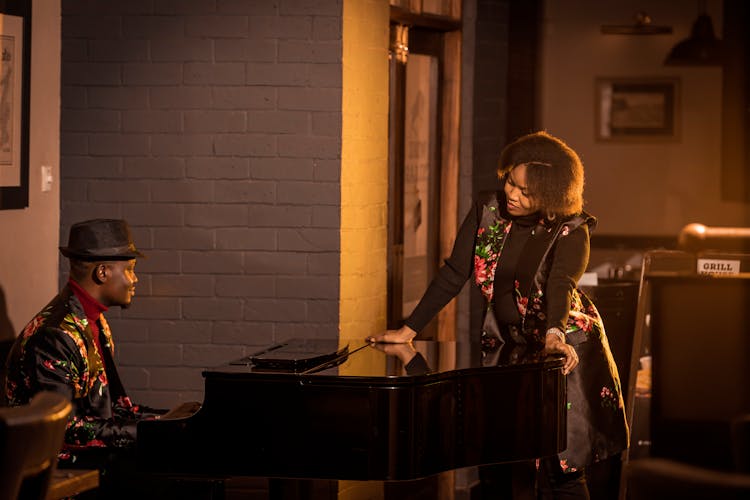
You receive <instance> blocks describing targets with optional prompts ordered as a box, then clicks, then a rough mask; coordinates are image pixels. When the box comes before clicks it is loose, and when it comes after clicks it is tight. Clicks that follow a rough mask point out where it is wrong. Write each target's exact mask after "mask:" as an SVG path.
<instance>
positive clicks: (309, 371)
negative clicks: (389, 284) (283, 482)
mask: <svg viewBox="0 0 750 500" xmlns="http://www.w3.org/2000/svg"><path fill="white" fill-rule="evenodd" d="M413 345H414V348H415V349H416V353H413V352H412V353H411V356H414V357H413V358H411V359H410V360H409V361H408V362H405V361H406V360H407V358H408V357H409V356H408V353H407V356H406V357H405V355H404V351H403V350H404V349H412V348H411V347H410V346H408V345H401V346H393V345H390V346H383V345H376V344H374V345H370V344H366V343H364V342H363V341H354V340H352V341H349V342H347V341H338V340H295V339H293V340H290V341H287V342H283V343H280V344H277V345H274V346H270V347H269V348H267V349H263V350H261V351H259V352H257V353H255V354H254V355H251V356H248V357H247V358H244V359H242V360H238V361H235V362H232V363H230V364H228V365H226V366H221V367H218V368H214V369H208V370H205V371H204V372H203V375H204V377H205V395H204V401H203V403H202V405H200V408H199V409H198V410H197V411H194V412H190V414H188V415H186V416H180V417H178V418H168V419H162V420H154V421H142V422H140V423H139V424H138V442H137V450H138V455H139V460H140V462H141V466H142V467H144V468H145V469H146V470H149V471H152V472H156V473H165V474H196V475H204V476H218V477H229V476H263V477H287V478H319V479H340V480H341V479H350V480H381V481H394V480H396V481H399V480H410V479H416V478H422V477H426V476H430V475H433V474H437V473H440V472H443V471H448V470H453V469H458V468H462V467H468V466H475V465H480V464H490V463H501V462H511V461H518V460H527V459H534V458H537V457H543V456H549V455H554V454H556V453H558V452H560V451H562V450H563V449H564V448H565V444H566V443H565V441H566V439H565V435H566V434H565V430H566V420H565V403H566V391H565V377H564V376H563V375H562V366H563V360H562V358H559V357H546V358H545V357H542V356H540V355H539V354H538V353H537V354H529V355H527V356H522V357H521V358H516V357H515V355H514V357H513V358H507V357H506V358H507V359H508V361H507V362H506V364H500V365H494V366H483V363H482V360H483V359H486V356H483V354H482V353H478V352H474V350H472V348H471V346H469V345H467V344H461V343H456V342H433V341H417V342H414V344H413ZM399 349H400V350H401V351H400V352H399V351H398V350H399ZM394 350H395V351H396V354H392V353H391V354H389V353H388V352H384V351H389V352H393V351H394ZM399 356H400V357H399ZM506 358H503V357H501V359H506ZM402 359H404V361H402ZM510 359H512V361H510Z"/></svg>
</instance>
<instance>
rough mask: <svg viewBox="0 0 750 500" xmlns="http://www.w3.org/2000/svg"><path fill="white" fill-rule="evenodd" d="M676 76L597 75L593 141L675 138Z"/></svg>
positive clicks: (677, 84)
mask: <svg viewBox="0 0 750 500" xmlns="http://www.w3.org/2000/svg"><path fill="white" fill-rule="evenodd" d="M679 90H680V82H679V80H678V79H677V78H597V79H596V140H597V141H598V142H608V141H618V142H619V141H626V142H628V141H630V142H632V141H636V142H645V141H677V140H679V137H680V127H679V125H680V113H679V111H680V108H679Z"/></svg>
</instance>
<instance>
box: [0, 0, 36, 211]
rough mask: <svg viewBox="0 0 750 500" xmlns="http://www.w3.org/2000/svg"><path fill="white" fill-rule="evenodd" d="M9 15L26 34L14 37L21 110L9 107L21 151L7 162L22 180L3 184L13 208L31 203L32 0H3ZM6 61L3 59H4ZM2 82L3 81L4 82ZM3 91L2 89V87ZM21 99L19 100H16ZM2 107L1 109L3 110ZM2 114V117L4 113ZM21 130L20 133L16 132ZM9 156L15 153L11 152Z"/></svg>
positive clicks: (2, 204) (2, 10)
mask: <svg viewBox="0 0 750 500" xmlns="http://www.w3.org/2000/svg"><path fill="white" fill-rule="evenodd" d="M3 16H8V17H9V20H13V17H17V18H20V21H21V28H22V34H21V37H20V40H16V39H15V38H16V37H13V43H18V42H20V43H21V50H20V54H21V64H20V71H21V78H20V80H21V82H20V89H19V90H20V93H21V96H20V99H18V96H17V95H15V92H14V95H13V96H12V99H13V100H14V102H13V104H12V105H18V106H20V110H19V112H18V113H14V112H11V111H8V110H6V113H7V115H8V116H7V117H6V118H7V119H8V120H12V134H10V135H9V139H8V140H10V142H11V144H12V146H11V147H12V148H15V147H18V148H19V150H18V154H17V155H15V159H11V160H9V163H6V165H5V166H7V167H9V168H11V169H15V168H18V172H19V176H18V181H14V182H12V183H11V185H4V186H0V210H9V209H23V208H26V207H28V206H29V110H30V105H29V102H30V99H29V94H30V90H31V84H30V82H31V79H30V73H31V0H0V17H3ZM2 26H6V23H4V22H0V36H3V31H4V30H5V28H2ZM3 52H4V51H3V50H0V57H3V58H5V57H14V56H13V55H11V54H10V53H8V54H6V55H3ZM2 62H3V61H0V63H2ZM0 85H2V82H0ZM0 92H2V89H0ZM16 103H17V104H16ZM1 112H2V110H0V113H1ZM0 118H2V117H0ZM15 134H18V135H15ZM9 156H11V158H12V155H11V154H10V153H9Z"/></svg>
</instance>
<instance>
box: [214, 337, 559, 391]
mask: <svg viewBox="0 0 750 500" xmlns="http://www.w3.org/2000/svg"><path fill="white" fill-rule="evenodd" d="M412 346H413V347H412ZM508 347H509V346H508ZM399 349H413V350H414V351H416V353H417V355H418V356H421V357H422V358H423V360H424V363H425V364H426V365H427V367H428V369H429V372H425V371H424V370H422V371H419V372H416V373H409V372H408V371H407V370H405V369H404V368H405V367H404V363H403V362H402V361H401V359H400V358H399V356H397V355H395V354H393V353H394V352H398V350H399ZM401 352H403V351H401ZM483 359H486V358H483V357H482V353H481V352H478V350H477V348H476V346H474V345H471V344H470V343H468V342H456V341H447V342H446V341H441V342H431V341H414V342H413V343H412V344H411V345H409V344H369V343H367V342H365V341H364V340H362V339H341V340H339V339H291V340H287V341H284V342H280V343H278V344H274V345H272V346H269V347H267V348H265V349H262V350H259V351H257V352H255V353H253V354H251V355H249V356H246V357H244V358H242V359H239V360H237V361H233V362H231V363H229V364H228V365H224V366H220V367H216V368H212V369H208V370H205V371H204V372H203V375H204V377H217V376H218V377H225V376H226V377H235V376H243V375H249V374H252V375H254V376H262V375H263V374H264V373H269V374H273V375H284V374H289V375H290V376H291V375H293V376H297V377H300V376H302V377H305V378H307V377H311V379H312V378H314V379H317V381H318V382H322V380H321V379H325V378H328V377H335V378H342V377H343V378H346V379H350V380H352V381H355V382H364V383H367V382H368V381H370V382H371V381H373V380H375V379H377V380H379V381H381V382H382V381H383V380H387V381H388V383H391V384H393V383H396V384H398V383H407V384H408V383H410V382H409V381H410V380H413V379H414V378H415V377H421V376H430V377H438V378H439V377H440V375H441V374H453V373H455V372H456V371H466V370H468V371H474V370H480V369H483V368H486V366H485V365H483V363H482V361H483ZM563 364H564V362H563V358H562V357H559V356H544V355H542V354H540V353H538V352H537V353H529V354H528V355H526V356H524V357H522V358H520V359H516V360H514V361H513V362H509V361H505V362H501V363H500V364H498V365H493V366H492V367H493V368H494V369H495V370H498V369H499V370H508V371H514V370H529V369H534V368H535V367H538V366H540V365H544V368H547V369H554V368H559V367H561V366H562V365H563Z"/></svg>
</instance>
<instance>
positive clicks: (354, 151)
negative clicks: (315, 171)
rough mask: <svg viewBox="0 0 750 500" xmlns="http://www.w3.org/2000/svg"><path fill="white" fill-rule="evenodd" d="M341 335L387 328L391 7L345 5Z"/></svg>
mask: <svg viewBox="0 0 750 500" xmlns="http://www.w3.org/2000/svg"><path fill="white" fill-rule="evenodd" d="M343 9H344V10H343V57H342V67H343V75H342V81H343V89H342V106H341V108H342V136H341V281H340V287H341V291H340V303H339V332H340V333H339V335H340V337H341V342H342V343H345V341H346V339H355V340H362V339H364V338H365V337H367V336H368V335H372V334H375V333H379V332H381V331H382V330H383V329H384V328H385V324H386V263H387V256H386V239H387V213H388V212H387V210H388V42H389V40H388V37H389V30H388V27H389V7H388V4H387V3H385V2H381V1H377V0H367V1H365V0H347V1H345V2H344V6H343Z"/></svg>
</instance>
